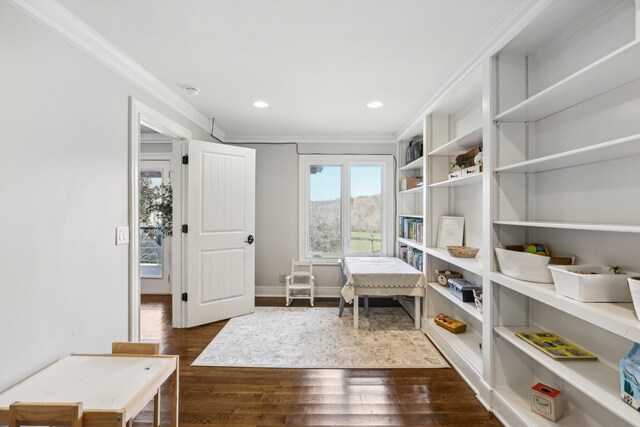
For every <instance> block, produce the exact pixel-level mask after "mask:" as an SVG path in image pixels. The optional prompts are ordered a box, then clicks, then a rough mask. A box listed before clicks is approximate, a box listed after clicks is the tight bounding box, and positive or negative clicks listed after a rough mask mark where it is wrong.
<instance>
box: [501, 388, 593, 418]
mask: <svg viewBox="0 0 640 427" xmlns="http://www.w3.org/2000/svg"><path fill="white" fill-rule="evenodd" d="M533 385H534V384H531V385H526V384H525V385H521V384H517V385H509V386H507V385H499V386H496V387H495V388H494V389H493V391H494V395H495V397H496V398H497V399H498V400H500V401H502V403H503V404H504V405H505V406H507V407H508V408H509V410H511V412H513V413H514V414H515V415H516V416H517V417H518V418H520V419H521V420H522V421H523V422H524V425H527V426H536V427H595V426H598V425H599V424H596V422H595V421H593V420H592V419H590V418H589V416H588V415H587V414H585V413H584V412H583V411H573V412H571V413H568V414H567V413H565V414H564V415H563V416H562V418H560V419H559V420H558V421H557V422H553V421H551V420H548V419H546V418H544V417H542V416H541V415H538V414H536V413H535V412H532V411H531V387H532V386H533Z"/></svg>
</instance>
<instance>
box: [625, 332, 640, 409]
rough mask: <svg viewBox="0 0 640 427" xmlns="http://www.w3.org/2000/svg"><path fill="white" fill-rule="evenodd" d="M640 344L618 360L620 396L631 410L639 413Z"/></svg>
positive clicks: (635, 344) (634, 344) (636, 344)
mask: <svg viewBox="0 0 640 427" xmlns="http://www.w3.org/2000/svg"><path fill="white" fill-rule="evenodd" d="M639 381H640V344H638V343H633V346H632V347H631V350H629V353H627V355H626V356H624V357H623V358H622V359H620V396H621V397H622V400H623V401H624V402H625V403H626V404H627V405H629V406H631V407H632V408H633V409H635V410H637V411H640V382H639Z"/></svg>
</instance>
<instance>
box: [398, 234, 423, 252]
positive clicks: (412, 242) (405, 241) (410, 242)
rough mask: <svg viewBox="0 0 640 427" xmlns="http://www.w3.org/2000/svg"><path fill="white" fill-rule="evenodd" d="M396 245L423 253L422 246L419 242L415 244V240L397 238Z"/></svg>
mask: <svg viewBox="0 0 640 427" xmlns="http://www.w3.org/2000/svg"><path fill="white" fill-rule="evenodd" d="M398 243H401V244H403V245H407V246H411V247H412V248H415V249H420V250H421V251H424V245H423V244H422V243H420V242H416V241H415V240H411V239H405V238H404V237H398Z"/></svg>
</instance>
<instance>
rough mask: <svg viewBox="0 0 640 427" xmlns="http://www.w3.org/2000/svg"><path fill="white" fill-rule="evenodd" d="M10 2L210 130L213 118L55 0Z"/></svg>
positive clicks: (222, 135) (221, 135)
mask: <svg viewBox="0 0 640 427" xmlns="http://www.w3.org/2000/svg"><path fill="white" fill-rule="evenodd" d="M9 1H10V2H11V3H13V4H14V5H15V6H16V7H18V8H19V9H21V10H22V11H24V12H25V13H27V14H28V15H30V16H31V17H32V18H34V19H36V20H37V21H39V22H40V23H42V24H44V25H45V26H47V27H49V28H50V29H52V30H53V31H55V32H56V33H58V34H59V35H61V36H62V37H63V38H65V39H67V40H68V41H69V42H71V43H72V44H74V45H76V46H77V47H79V48H80V49H82V50H83V51H84V52H85V53H88V54H89V55H91V56H92V57H93V58H95V59H97V60H98V61H99V62H101V63H102V64H103V65H105V66H107V67H108V68H110V69H111V70H113V71H115V72H116V73H117V74H118V75H120V76H121V77H122V78H124V79H125V80H127V81H129V82H130V83H132V84H134V85H135V86H137V87H139V88H141V89H142V90H144V91H145V92H147V93H149V94H150V95H151V96H153V97H155V98H157V99H158V100H160V101H162V102H164V103H165V104H166V105H168V106H169V107H171V108H172V109H174V110H175V111H177V112H178V113H180V114H181V115H183V116H184V117H186V118H187V119H189V120H190V121H192V122H193V123H195V124H196V125H197V126H199V127H200V128H202V129H204V130H205V131H206V132H207V133H209V132H211V120H209V119H208V118H207V117H206V116H205V115H204V114H202V113H200V112H199V111H198V110H196V109H195V108H194V107H193V106H192V105H191V104H189V103H188V102H186V101H185V100H183V99H182V98H181V97H180V96H178V94H176V93H175V92H174V91H172V90H171V89H170V88H169V87H168V86H167V85H165V84H164V83H162V82H161V81H160V80H159V79H158V78H157V77H155V76H154V75H153V74H151V73H150V72H149V71H147V70H146V69H145V68H143V67H142V66H141V65H140V64H138V63H137V62H135V61H134V60H133V59H132V58H130V57H129V56H127V55H126V54H125V53H124V52H122V51H121V50H120V49H118V48H117V47H115V46H114V45H113V44H112V43H110V42H109V41H108V40H107V39H105V38H104V37H102V36H101V35H100V34H98V33H97V32H96V31H95V30H94V29H92V28H91V27H89V26H88V25H87V24H85V23H84V22H83V21H82V20H80V19H79V18H78V17H77V16H75V15H74V14H72V13H71V12H69V11H68V10H67V9H65V8H64V7H63V6H62V5H61V4H59V3H58V2H56V1H54V0H9ZM213 133H214V135H216V136H217V137H219V138H220V139H224V138H225V132H224V131H223V130H222V129H220V128H219V127H218V126H216V125H214V129H213Z"/></svg>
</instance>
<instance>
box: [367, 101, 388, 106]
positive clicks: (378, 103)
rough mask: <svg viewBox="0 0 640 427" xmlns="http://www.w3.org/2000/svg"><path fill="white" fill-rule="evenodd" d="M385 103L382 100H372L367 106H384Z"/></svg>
mask: <svg viewBox="0 0 640 427" xmlns="http://www.w3.org/2000/svg"><path fill="white" fill-rule="evenodd" d="M383 105H384V104H383V103H382V102H380V101H371V102H370V103H368V104H367V107H369V108H380V107H382V106H383Z"/></svg>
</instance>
